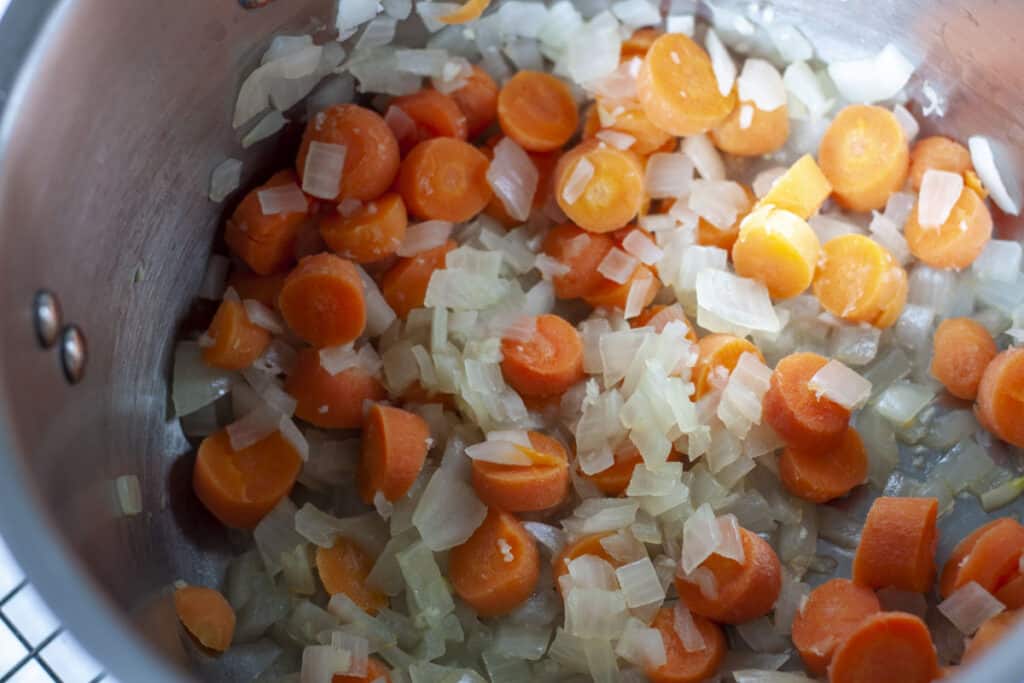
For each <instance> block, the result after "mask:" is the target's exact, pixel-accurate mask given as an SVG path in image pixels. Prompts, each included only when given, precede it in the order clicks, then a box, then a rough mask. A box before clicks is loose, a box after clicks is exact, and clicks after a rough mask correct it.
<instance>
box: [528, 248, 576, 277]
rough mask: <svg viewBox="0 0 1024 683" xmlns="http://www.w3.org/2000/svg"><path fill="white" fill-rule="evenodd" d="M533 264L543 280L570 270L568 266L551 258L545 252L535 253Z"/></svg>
mask: <svg viewBox="0 0 1024 683" xmlns="http://www.w3.org/2000/svg"><path fill="white" fill-rule="evenodd" d="M535 265H536V268H537V270H539V271H540V274H541V275H543V276H544V279H545V280H551V279H554V278H556V277H561V276H563V275H565V274H566V273H568V272H569V271H570V268H569V266H567V265H565V264H564V263H562V262H561V261H559V260H557V259H553V258H551V257H550V256H548V255H547V254H537V260H536V261H535Z"/></svg>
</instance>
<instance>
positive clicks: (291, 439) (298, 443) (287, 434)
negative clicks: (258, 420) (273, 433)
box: [278, 415, 309, 462]
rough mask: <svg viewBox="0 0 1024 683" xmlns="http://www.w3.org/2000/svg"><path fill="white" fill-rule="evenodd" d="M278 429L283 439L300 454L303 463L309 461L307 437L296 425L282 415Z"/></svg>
mask: <svg viewBox="0 0 1024 683" xmlns="http://www.w3.org/2000/svg"><path fill="white" fill-rule="evenodd" d="M278 429H279V430H280V431H281V437H282V438H283V439H284V440H285V441H287V442H288V443H289V444H290V445H291V447H292V448H294V449H295V452H296V453H298V454H299V458H300V459H301V460H302V461H303V462H305V461H306V460H309V442H308V441H306V437H305V435H303V433H302V432H301V431H299V428H298V427H296V426H295V423H294V422H292V420H291V419H289V418H288V417H287V416H284V415H282V416H281V419H280V421H279V422H278Z"/></svg>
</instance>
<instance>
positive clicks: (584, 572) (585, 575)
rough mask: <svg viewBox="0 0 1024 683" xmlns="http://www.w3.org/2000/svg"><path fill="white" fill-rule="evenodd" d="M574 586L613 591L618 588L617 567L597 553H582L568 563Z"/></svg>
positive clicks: (572, 585)
mask: <svg viewBox="0 0 1024 683" xmlns="http://www.w3.org/2000/svg"><path fill="white" fill-rule="evenodd" d="M566 568H567V569H568V571H569V573H568V576H569V578H570V579H571V584H570V585H571V587H572V588H600V589H601V590H606V591H611V590H616V589H617V588H618V582H617V580H616V574H615V568H614V567H612V565H611V564H610V563H609V562H608V561H607V560H603V559H601V558H600V557H598V556H597V555H581V556H579V557H577V558H574V559H572V560H570V561H569V562H568V563H566Z"/></svg>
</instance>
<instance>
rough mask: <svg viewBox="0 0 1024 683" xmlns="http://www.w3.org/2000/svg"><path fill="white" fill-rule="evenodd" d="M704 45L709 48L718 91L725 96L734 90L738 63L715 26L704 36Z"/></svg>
mask: <svg viewBox="0 0 1024 683" xmlns="http://www.w3.org/2000/svg"><path fill="white" fill-rule="evenodd" d="M704 47H706V48H707V51H708V56H709V57H711V69H712V71H714V73H715V82H716V83H718V92H719V93H721V95H722V96H723V97H724V96H726V95H728V94H729V93H730V92H732V86H733V83H735V82H736V64H735V63H734V62H733V61H732V57H731V56H730V55H729V51H728V50H727V49H725V45H723V44H722V40H721V39H720V38H719V37H718V34H717V33H715V30H714V29H713V28H709V29H708V33H707V36H706V37H705V38H704Z"/></svg>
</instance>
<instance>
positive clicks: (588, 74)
mask: <svg viewBox="0 0 1024 683" xmlns="http://www.w3.org/2000/svg"><path fill="white" fill-rule="evenodd" d="M621 45H622V37H621V35H620V33H619V22H618V21H617V20H616V19H615V17H614V16H612V14H611V12H602V13H601V14H599V15H597V16H596V17H594V18H593V19H591V20H590V21H589V22H587V23H586V24H585V25H584V26H583V27H582V28H580V29H578V30H577V31H576V32H575V33H574V34H571V35H569V36H568V44H567V45H566V51H565V66H566V70H567V72H568V74H569V76H570V77H572V79H573V80H574V81H576V82H577V83H580V84H584V83H589V82H592V81H595V80H597V79H599V78H602V77H604V76H607V75H608V74H610V73H611V72H613V71H615V69H616V68H618V66H619V50H620V47H621Z"/></svg>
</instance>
